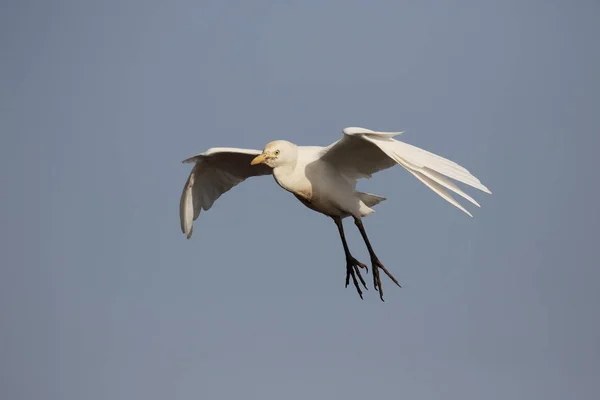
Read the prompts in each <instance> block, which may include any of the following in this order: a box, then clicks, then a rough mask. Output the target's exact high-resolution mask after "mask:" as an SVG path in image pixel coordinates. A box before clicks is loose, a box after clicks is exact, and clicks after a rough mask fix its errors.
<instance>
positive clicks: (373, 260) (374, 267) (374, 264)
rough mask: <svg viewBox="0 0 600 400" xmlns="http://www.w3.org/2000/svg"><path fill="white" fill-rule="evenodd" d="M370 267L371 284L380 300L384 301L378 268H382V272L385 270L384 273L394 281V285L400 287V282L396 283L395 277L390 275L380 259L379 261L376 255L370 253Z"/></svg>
mask: <svg viewBox="0 0 600 400" xmlns="http://www.w3.org/2000/svg"><path fill="white" fill-rule="evenodd" d="M371 265H372V267H371V269H372V270H373V286H374V287H375V290H377V291H378V292H379V298H380V299H381V301H385V300H383V287H382V286H381V278H380V277H379V269H382V270H383V272H385V274H386V275H387V276H388V277H389V278H390V279H391V280H392V281H394V283H395V284H396V285H398V287H402V286H400V284H399V283H398V281H397V280H396V278H394V275H392V274H391V273H390V272H389V271H388V270H387V269H386V268H385V267H384V266H383V264H382V263H381V261H379V259H378V258H377V256H375V255H372V256H371Z"/></svg>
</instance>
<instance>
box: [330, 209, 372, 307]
mask: <svg viewBox="0 0 600 400" xmlns="http://www.w3.org/2000/svg"><path fill="white" fill-rule="evenodd" d="M332 218H333V221H334V222H335V224H336V225H337V227H338V231H339V232H340V238H341V239H342V244H343V245H344V252H345V253H346V287H348V284H349V283H350V276H352V281H353V282H354V287H355V288H356V291H357V292H358V295H359V296H360V298H361V299H362V298H363V296H362V290H360V286H359V285H358V281H357V280H356V276H357V275H358V279H360V282H361V283H362V284H363V286H364V287H365V289H367V285H366V284H365V281H364V279H363V278H362V275H361V274H360V269H359V268H365V269H366V270H367V272H369V268H367V266H366V265H365V264H363V263H361V262H360V261H358V260H357V259H356V258H354V257H352V254H350V249H348V243H346V235H344V226H343V225H342V219H341V218H340V217H332Z"/></svg>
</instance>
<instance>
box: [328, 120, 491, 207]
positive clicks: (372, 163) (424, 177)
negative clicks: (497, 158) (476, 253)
mask: <svg viewBox="0 0 600 400" xmlns="http://www.w3.org/2000/svg"><path fill="white" fill-rule="evenodd" d="M401 133H402V132H376V131H372V130H370V129H365V128H358V127H352V128H345V129H344V137H343V138H342V139H341V140H339V141H337V142H335V143H333V144H331V145H330V146H328V147H326V148H325V149H324V152H323V154H322V155H321V159H322V160H323V161H326V162H328V163H330V164H331V165H333V166H335V167H336V168H337V169H338V170H339V171H340V173H341V174H342V176H344V177H345V178H346V179H348V180H350V181H351V182H352V183H355V182H356V180H357V179H360V178H370V177H371V175H372V174H374V173H375V172H378V171H381V170H383V169H387V168H391V167H393V166H394V165H397V164H400V165H401V166H402V167H404V168H405V169H406V170H407V171H408V172H410V173H411V174H413V175H414V176H415V177H416V178H417V179H419V180H420V181H421V182H423V183H424V184H425V185H426V186H427V187H429V188H430V189H431V190H433V191H434V192H435V193H437V194H438V195H440V196H441V197H442V198H443V199H445V200H446V201H448V202H449V203H451V204H452V205H454V206H456V207H458V208H459V209H460V210H462V211H464V212H465V213H467V214H468V215H469V216H471V213H469V212H468V211H467V210H465V209H464V208H463V207H462V206H461V205H460V204H459V203H458V202H457V201H456V200H455V199H454V197H452V195H450V193H448V191H447V190H446V189H448V190H450V191H452V192H454V193H456V194H458V195H459V196H462V197H463V198H465V199H467V200H469V201H470V202H471V203H473V204H475V205H476V206H478V207H479V204H478V203H477V202H476V201H475V200H473V198H471V197H470V196H469V195H468V194H466V193H465V192H463V191H462V190H461V189H460V188H459V187H458V186H456V185H455V184H454V183H453V182H452V181H450V180H449V179H447V177H448V178H452V179H455V180H457V181H459V182H462V183H465V184H467V185H470V186H472V187H475V188H477V189H479V190H482V191H484V192H486V193H491V192H490V191H489V189H488V188H487V187H485V186H484V185H483V184H481V182H480V181H479V179H477V178H476V177H475V176H473V175H471V173H470V172H469V171H467V170H466V169H465V168H464V167H462V166H460V165H458V164H456V163H455V162H453V161H450V160H448V159H445V158H443V157H440V156H438V155H435V154H433V153H430V152H428V151H426V150H423V149H420V148H418V147H415V146H412V145H410V144H407V143H404V142H401V141H399V140H396V139H394V138H393V137H394V136H397V135H399V134H401Z"/></svg>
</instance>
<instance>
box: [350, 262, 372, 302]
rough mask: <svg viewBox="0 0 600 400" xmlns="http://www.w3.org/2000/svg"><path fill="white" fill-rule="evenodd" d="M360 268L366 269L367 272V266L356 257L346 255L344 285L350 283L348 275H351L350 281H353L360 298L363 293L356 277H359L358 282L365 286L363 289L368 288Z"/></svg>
mask: <svg viewBox="0 0 600 400" xmlns="http://www.w3.org/2000/svg"><path fill="white" fill-rule="evenodd" d="M362 268H364V269H365V270H366V271H367V273H368V272H369V268H368V267H367V266H366V265H365V264H363V263H361V262H360V261H358V260H357V259H356V258H354V257H352V256H349V257H346V287H348V284H349V283H350V276H352V282H354V287H355V288H356V291H357V292H358V295H359V296H360V298H361V299H362V298H363V295H362V290H360V286H359V284H358V280H357V279H356V277H357V276H358V279H360V282H361V283H362V284H363V286H364V287H365V290H368V289H367V284H366V283H365V280H364V279H363V277H362V275H361V274H360V270H361V269H362Z"/></svg>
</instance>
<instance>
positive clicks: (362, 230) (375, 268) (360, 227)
mask: <svg viewBox="0 0 600 400" xmlns="http://www.w3.org/2000/svg"><path fill="white" fill-rule="evenodd" d="M354 223H355V224H356V226H357V228H358V230H359V231H360V234H361V235H362V237H363V239H364V241H365V244H366V245H367V249H368V250H369V255H370V256H371V264H372V268H371V269H372V270H373V286H374V287H375V290H377V291H379V298H380V299H381V301H384V300H383V287H382V286H381V279H380V278H379V268H381V269H382V270H383V272H385V273H386V275H387V276H389V277H390V279H391V280H392V281H394V283H395V284H396V285H398V286H399V287H402V286H400V284H399V283H398V281H397V280H396V278H394V276H393V275H392V274H390V273H389V271H388V270H387V269H386V268H385V267H384V266H383V264H382V263H381V261H379V258H377V255H375V252H374V251H373V247H372V246H371V243H370V242H369V238H368V236H367V232H366V231H365V227H364V226H363V223H362V221H361V220H360V218H354Z"/></svg>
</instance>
